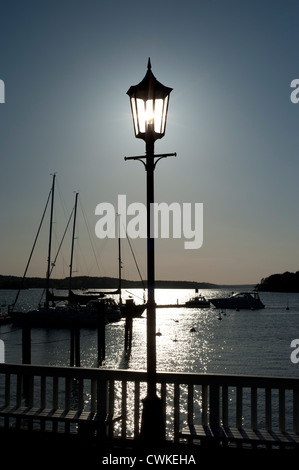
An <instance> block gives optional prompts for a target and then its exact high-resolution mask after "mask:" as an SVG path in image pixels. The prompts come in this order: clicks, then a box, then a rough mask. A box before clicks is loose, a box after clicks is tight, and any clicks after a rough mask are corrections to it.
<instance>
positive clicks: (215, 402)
mask: <svg viewBox="0 0 299 470" xmlns="http://www.w3.org/2000/svg"><path fill="white" fill-rule="evenodd" d="M219 392H220V390H219V386H218V385H210V420H209V421H210V426H219V425H220V400H219Z"/></svg>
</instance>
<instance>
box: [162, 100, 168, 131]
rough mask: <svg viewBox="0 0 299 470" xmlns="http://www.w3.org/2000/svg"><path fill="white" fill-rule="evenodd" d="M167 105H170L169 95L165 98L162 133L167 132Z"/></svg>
mask: <svg viewBox="0 0 299 470" xmlns="http://www.w3.org/2000/svg"><path fill="white" fill-rule="evenodd" d="M167 106H168V96H166V97H165V100H164V107H163V114H162V122H161V134H164V132H165V126H166V114H167Z"/></svg>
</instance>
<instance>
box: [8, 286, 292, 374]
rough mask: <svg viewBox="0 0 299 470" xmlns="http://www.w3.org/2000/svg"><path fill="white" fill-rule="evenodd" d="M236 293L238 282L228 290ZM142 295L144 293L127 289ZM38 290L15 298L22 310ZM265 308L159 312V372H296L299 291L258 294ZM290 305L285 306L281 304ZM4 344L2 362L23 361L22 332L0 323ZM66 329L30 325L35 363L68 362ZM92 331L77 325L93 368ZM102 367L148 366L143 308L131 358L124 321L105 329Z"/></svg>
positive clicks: (184, 293)
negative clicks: (126, 347) (293, 350)
mask: <svg viewBox="0 0 299 470" xmlns="http://www.w3.org/2000/svg"><path fill="white" fill-rule="evenodd" d="M233 290H235V291H237V290H238V287H236V288H235V289H233ZM132 292H133V293H134V294H136V295H138V296H139V297H142V291H141V290H132ZM230 293H231V289H230V290H226V289H215V290H203V291H201V294H203V295H204V296H205V297H206V298H207V299H209V298H211V297H215V296H226V295H228V294H230ZM15 294H16V292H15V291H0V302H1V304H2V305H3V304H4V303H5V302H6V303H11V302H12V301H13V300H14V298H15ZM40 294H41V291H40V290H39V289H31V290H26V291H24V292H22V293H21V295H20V303H19V308H20V307H21V308H22V309H24V310H26V309H28V308H33V307H35V306H36V305H37V303H38V301H39V299H40ZM193 295H194V291H192V290H185V289H184V290H169V289H157V291H156V302H157V304H159V305H161V304H162V305H165V304H169V303H171V304H176V303H177V302H178V303H180V304H182V303H184V302H185V301H186V300H188V299H189V298H190V297H191V296H193ZM260 296H261V299H262V301H263V302H264V304H265V305H266V308H265V309H263V310H257V311H245V310H244V311H239V312H236V311H233V310H227V311H224V312H222V313H221V316H220V317H219V311H218V310H217V309H215V308H214V307H212V306H211V307H209V308H203V309H197V308H195V309H187V308H171V309H170V308H158V309H157V332H159V333H160V335H157V337H156V342H157V369H158V370H160V371H174V372H201V373H227V374H241V373H242V374H253V375H255V374H257V375H272V376H275V375H277V376H290V377H297V376H298V368H299V364H298V365H296V364H293V363H292V362H291V360H290V354H291V348H290V343H291V341H292V339H295V338H297V337H299V315H298V314H299V294H281V293H261V294H260ZM287 305H288V306H289V310H286V306H287ZM0 339H2V340H3V341H4V343H5V361H6V362H13V363H19V362H21V330H20V328H16V327H14V326H12V325H2V326H1V327H0ZM69 350H70V334H69V332H68V330H50V329H41V328H37V329H33V330H32V363H35V364H49V365H68V364H69ZM96 359H97V336H96V332H95V330H88V329H83V330H81V365H82V366H83V367H95V366H96ZM102 367H105V368H117V369H119V368H121V369H133V370H146V311H145V312H144V314H143V315H142V317H140V318H136V319H134V322H133V342H132V350H131V355H130V357H129V358H127V357H126V355H125V354H124V320H123V319H122V320H121V321H119V322H117V323H113V324H110V325H107V327H106V360H105V363H104V364H103V366H102Z"/></svg>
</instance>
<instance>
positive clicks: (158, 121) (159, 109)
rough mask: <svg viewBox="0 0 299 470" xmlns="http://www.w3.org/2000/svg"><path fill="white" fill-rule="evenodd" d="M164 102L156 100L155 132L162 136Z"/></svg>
mask: <svg viewBox="0 0 299 470" xmlns="http://www.w3.org/2000/svg"><path fill="white" fill-rule="evenodd" d="M162 117H163V100H162V99H159V100H155V128H154V129H155V132H157V133H158V134H160V133H161V132H162V131H161V129H162Z"/></svg>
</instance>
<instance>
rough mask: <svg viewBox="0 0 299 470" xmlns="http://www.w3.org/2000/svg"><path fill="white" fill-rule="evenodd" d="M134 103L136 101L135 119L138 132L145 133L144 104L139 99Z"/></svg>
mask: <svg viewBox="0 0 299 470" xmlns="http://www.w3.org/2000/svg"><path fill="white" fill-rule="evenodd" d="M136 101H137V118H138V124H139V132H142V133H144V132H145V119H146V113H145V103H144V101H143V100H141V99H140V98H137V100H136Z"/></svg>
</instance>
